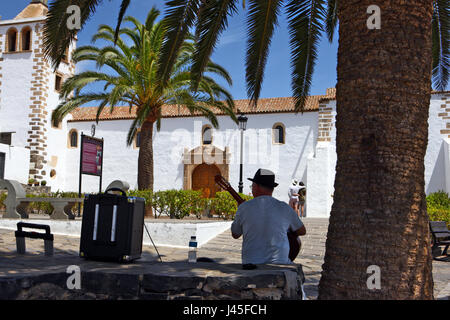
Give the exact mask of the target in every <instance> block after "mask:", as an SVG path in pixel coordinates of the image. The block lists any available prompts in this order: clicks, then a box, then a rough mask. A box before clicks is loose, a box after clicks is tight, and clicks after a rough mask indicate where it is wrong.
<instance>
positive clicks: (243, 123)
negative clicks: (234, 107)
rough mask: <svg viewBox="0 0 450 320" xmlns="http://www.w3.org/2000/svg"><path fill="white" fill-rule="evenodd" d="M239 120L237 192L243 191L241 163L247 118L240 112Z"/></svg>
mask: <svg viewBox="0 0 450 320" xmlns="http://www.w3.org/2000/svg"><path fill="white" fill-rule="evenodd" d="M238 121H239V130H241V163H240V168H239V192H240V193H243V191H244V183H243V182H242V174H243V167H244V165H243V163H244V131H245V130H246V129H247V121H248V118H247V117H246V116H244V115H243V114H241V115H240V116H239V117H238Z"/></svg>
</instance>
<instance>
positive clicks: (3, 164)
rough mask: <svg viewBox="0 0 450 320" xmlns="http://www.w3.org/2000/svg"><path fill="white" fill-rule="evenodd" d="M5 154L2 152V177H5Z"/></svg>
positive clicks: (0, 171) (0, 160) (0, 164)
mask: <svg viewBox="0 0 450 320" xmlns="http://www.w3.org/2000/svg"><path fill="white" fill-rule="evenodd" d="M5 156H6V155H5V154H4V153H1V152H0V179H4V178H5Z"/></svg>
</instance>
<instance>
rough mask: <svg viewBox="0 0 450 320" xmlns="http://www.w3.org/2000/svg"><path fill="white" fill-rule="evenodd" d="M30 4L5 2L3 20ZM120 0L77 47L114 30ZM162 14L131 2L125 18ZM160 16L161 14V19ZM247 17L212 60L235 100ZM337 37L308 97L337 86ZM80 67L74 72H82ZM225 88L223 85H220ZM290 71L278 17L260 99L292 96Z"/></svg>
mask: <svg viewBox="0 0 450 320" xmlns="http://www.w3.org/2000/svg"><path fill="white" fill-rule="evenodd" d="M30 2H31V1H30V0H14V1H4V0H2V5H1V7H0V15H1V16H2V20H6V19H12V18H14V17H15V16H16V15H17V14H18V13H19V12H20V11H21V10H22V9H23V8H25V7H26V6H27V5H28V4H29V3H30ZM120 2H121V1H120V0H111V1H109V0H104V1H103V4H102V5H101V6H100V7H99V8H98V11H97V12H96V13H95V15H93V17H92V18H91V19H90V21H89V22H88V23H87V25H86V26H85V27H84V29H83V30H82V31H81V32H80V33H79V36H78V39H79V41H78V46H80V45H87V44H90V41H91V37H92V35H94V34H95V32H96V31H97V27H98V25H100V24H109V25H113V26H115V24H116V19H117V15H118V11H119V5H120ZM154 5H155V6H156V7H157V8H159V9H160V10H161V12H162V13H163V12H164V1H162V0H160V1H156V0H133V1H132V4H131V6H130V8H129V10H128V15H132V16H135V17H136V18H138V19H140V20H141V21H144V20H145V18H146V16H147V13H148V11H149V10H150V8H151V7H152V6H154ZM162 16H163V14H161V17H162ZM245 17H246V13H245V10H243V9H242V6H240V11H239V13H238V14H236V15H235V16H233V17H232V18H231V19H230V20H229V26H228V29H227V31H226V32H224V33H223V34H222V37H221V40H220V43H219V45H218V46H217V48H216V51H215V53H214V54H213V56H212V58H213V60H214V61H215V62H217V63H219V64H221V65H222V66H224V67H225V68H226V69H227V70H228V72H229V73H230V74H231V76H232V78H233V86H232V87H231V88H229V91H230V92H231V93H232V95H233V97H234V99H246V98H247V94H246V87H245V51H246V27H245V26H246V23H245ZM336 61H337V35H336V39H335V41H334V43H333V44H329V42H328V40H326V38H325V37H323V38H322V41H321V43H320V47H319V58H318V62H317V65H316V69H315V72H314V77H313V83H312V88H311V92H310V93H311V95H320V94H325V90H326V88H330V87H334V86H335V85H336ZM86 67H87V66H86V65H80V66H79V67H78V68H77V69H78V70H77V71H79V70H82V69H85V68H86ZM223 85H225V83H223ZM291 95H292V91H291V71H290V48H289V34H288V29H287V23H286V17H285V16H284V15H283V16H281V17H280V20H279V26H278V28H277V29H276V31H275V34H274V37H273V39H272V45H271V48H270V54H269V58H268V63H267V66H266V71H265V78H264V83H263V88H262V92H261V98H269V97H287V96H291Z"/></svg>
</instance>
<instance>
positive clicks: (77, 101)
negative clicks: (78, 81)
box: [52, 93, 108, 126]
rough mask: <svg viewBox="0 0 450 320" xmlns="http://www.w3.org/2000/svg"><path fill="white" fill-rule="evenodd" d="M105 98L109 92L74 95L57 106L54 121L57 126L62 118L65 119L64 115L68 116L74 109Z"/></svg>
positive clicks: (53, 113)
mask: <svg viewBox="0 0 450 320" xmlns="http://www.w3.org/2000/svg"><path fill="white" fill-rule="evenodd" d="M105 99H108V94H107V93H101V94H96V93H89V94H84V95H80V96H77V97H73V98H71V99H68V100H67V101H63V102H61V103H60V104H59V105H58V106H57V107H56V109H55V110H53V112H52V123H53V124H54V125H55V126H58V124H59V123H60V122H61V120H62V119H64V117H66V116H67V115H68V114H69V113H70V112H71V111H73V110H74V109H76V108H78V107H80V106H82V105H84V104H86V103H89V102H92V101H104V100H105Z"/></svg>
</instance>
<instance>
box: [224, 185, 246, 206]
mask: <svg viewBox="0 0 450 320" xmlns="http://www.w3.org/2000/svg"><path fill="white" fill-rule="evenodd" d="M227 191H228V192H229V193H230V194H231V196H232V197H233V198H234V200H236V201H237V203H238V205H241V204H242V203H244V202H245V200H244V199H242V198H241V196H240V195H239V194H238V193H237V192H236V190H234V189H233V187H231V186H230V187H228V188H227Z"/></svg>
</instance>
